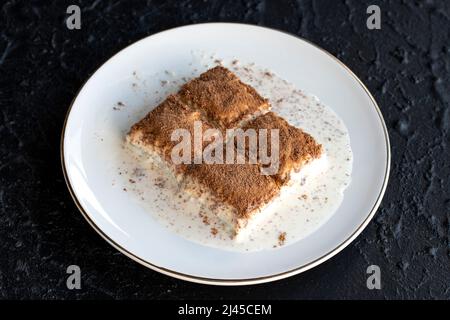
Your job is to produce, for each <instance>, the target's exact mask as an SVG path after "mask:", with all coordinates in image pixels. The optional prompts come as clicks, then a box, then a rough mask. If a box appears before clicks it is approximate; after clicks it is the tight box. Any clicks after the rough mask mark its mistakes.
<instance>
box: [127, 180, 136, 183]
mask: <svg viewBox="0 0 450 320" xmlns="http://www.w3.org/2000/svg"><path fill="white" fill-rule="evenodd" d="M128 181H130V183H136V181H134V180H133V179H128Z"/></svg>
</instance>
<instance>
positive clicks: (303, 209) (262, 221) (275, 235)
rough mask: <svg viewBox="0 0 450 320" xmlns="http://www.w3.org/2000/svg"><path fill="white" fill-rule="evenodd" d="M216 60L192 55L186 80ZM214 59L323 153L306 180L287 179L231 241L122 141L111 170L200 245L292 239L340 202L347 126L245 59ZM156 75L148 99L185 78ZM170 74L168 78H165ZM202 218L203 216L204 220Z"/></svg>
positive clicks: (346, 172)
mask: <svg viewBox="0 0 450 320" xmlns="http://www.w3.org/2000/svg"><path fill="white" fill-rule="evenodd" d="M217 63H219V61H217V60H216V59H215V58H214V57H213V56H208V57H207V56H206V55H203V56H195V55H193V62H192V64H191V65H190V67H192V73H191V75H190V76H189V78H193V77H195V76H198V75H199V74H200V73H201V72H203V71H205V70H206V69H208V68H210V67H213V66H214V65H216V64H217ZM220 63H221V64H222V65H223V66H225V67H227V68H229V69H230V70H231V71H233V72H234V73H236V74H237V75H238V76H239V77H240V78H241V80H242V81H243V82H245V83H248V84H250V85H251V86H253V87H254V88H255V89H256V90H257V91H258V92H259V94H261V95H262V96H263V97H265V98H268V99H269V100H270V103H271V105H272V111H273V112H275V113H277V114H278V115H280V116H282V117H283V118H285V119H286V120H287V121H288V122H289V123H290V124H291V125H294V126H296V127H298V128H301V129H303V130H304V131H305V132H307V133H309V134H311V135H312V136H313V137H314V138H315V139H316V141H318V142H319V143H320V144H322V145H323V146H324V148H325V154H326V158H325V159H324V160H323V161H321V162H319V163H317V164H316V165H312V166H310V168H308V170H306V172H307V173H308V174H307V175H306V178H305V175H304V174H300V178H299V179H293V180H294V181H293V184H292V185H291V186H290V187H286V188H284V189H283V190H282V193H281V196H280V197H278V198H276V199H275V200H274V201H273V203H271V204H270V206H269V207H268V208H267V209H266V210H264V212H263V214H261V217H260V218H259V219H257V222H256V223H255V224H254V226H253V228H251V229H250V230H248V231H249V232H246V233H245V234H244V235H243V236H240V237H239V238H238V239H231V238H230V236H229V235H228V233H227V232H225V230H224V228H223V227H222V224H221V222H220V221H219V220H218V219H217V218H214V215H213V214H211V213H209V214H207V213H206V212H205V209H204V208H203V207H202V204H201V202H200V201H199V200H198V199H196V198H191V197H189V196H188V195H187V194H186V193H185V192H183V190H180V189H179V187H178V184H177V183H176V181H174V179H173V178H171V175H170V174H168V173H167V172H166V171H163V170H161V169H160V168H158V166H155V165H153V164H152V163H151V161H150V160H148V158H146V157H145V155H142V154H139V153H138V152H136V150H135V149H133V148H132V147H129V146H127V145H125V144H124V148H123V150H124V152H123V161H122V166H121V167H120V168H119V171H120V176H121V177H123V181H122V183H123V189H124V191H126V192H128V193H129V194H130V195H131V196H133V197H134V198H135V200H136V201H138V202H139V203H140V204H141V205H142V206H144V208H145V209H146V210H147V211H148V213H149V214H150V215H153V217H154V218H155V219H156V220H158V221H159V222H160V223H161V224H162V225H163V226H165V227H167V228H168V229H169V230H171V231H173V232H175V233H176V234H178V235H179V236H181V237H184V238H186V239H189V240H191V241H194V242H197V243H200V244H203V245H206V246H211V247H217V248H220V249H226V250H234V251H257V250H263V249H273V248H277V247H279V246H281V245H283V246H286V245H289V244H290V243H293V242H296V241H299V240H300V239H302V238H304V237H305V236H307V235H308V234H310V233H311V232H313V231H314V230H316V229H317V228H318V227H320V225H321V224H323V223H324V222H325V221H327V220H328V219H329V218H330V217H331V215H332V214H333V213H334V212H335V211H336V210H337V208H338V207H339V205H340V204H341V202H342V199H343V193H344V189H345V188H346V187H347V186H348V184H349V183H350V180H351V171H352V162H353V158H352V151H351V148H350V138H349V135H348V132H347V129H346V127H345V125H344V123H343V122H342V120H341V119H340V118H339V117H338V116H337V115H336V114H335V113H334V112H333V111H332V110H331V109H330V108H328V107H327V106H324V105H323V104H321V103H320V102H319V100H318V99H317V98H316V97H314V96H313V95H310V94H306V93H304V92H302V91H300V90H298V89H296V88H295V87H294V86H293V85H292V84H290V83H288V82H287V81H285V80H283V79H281V78H279V77H278V76H276V75H275V74H273V73H271V72H270V71H267V70H265V69H263V68H260V67H258V66H255V65H252V64H246V65H241V63H239V62H238V61H237V60H230V61H220ZM164 76H165V78H164V79H165V80H163V81H162V87H163V88H162V89H161V90H158V92H156V91H155V92H154V93H153V95H154V96H155V98H154V99H152V100H153V102H154V103H155V104H156V103H158V102H160V101H162V100H163V99H164V98H165V97H166V95H167V93H168V92H176V91H177V90H178V88H179V86H180V85H181V84H182V83H183V82H185V81H183V80H180V79H178V80H175V79H177V75H175V74H172V73H171V72H166V73H165V75H164ZM170 77H172V78H173V81H170V80H169V81H167V80H166V79H167V78H170ZM179 77H180V76H179ZM186 78H188V77H186ZM184 80H188V79H184ZM151 94H152V93H149V95H151ZM143 108H145V106H143ZM302 180H303V181H302ZM206 216H207V217H208V218H204V217H206ZM211 217H213V218H211Z"/></svg>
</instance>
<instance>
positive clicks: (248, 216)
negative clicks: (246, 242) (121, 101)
mask: <svg viewBox="0 0 450 320" xmlns="http://www.w3.org/2000/svg"><path fill="white" fill-rule="evenodd" d="M269 109H270V104H269V103H268V100H267V99H265V98H263V97H261V96H260V95H259V94H258V93H257V92H256V90H255V89H254V88H252V87H251V86H249V85H247V84H245V83H243V82H242V81H240V79H239V78H238V77H237V76H236V75H235V74H233V73H232V72H231V71H229V70H228V69H226V68H224V67H215V68H213V69H210V70H208V71H206V72H205V73H203V74H201V75H200V76H199V77H198V78H195V79H193V80H191V81H189V82H188V83H186V84H185V85H183V86H182V88H181V90H180V91H179V92H178V93H177V94H175V95H170V96H169V97H168V98H167V99H166V100H165V101H164V102H162V103H161V104H160V105H158V106H157V107H156V108H155V109H153V110H152V111H150V112H149V113H148V114H147V115H146V116H145V117H144V118H143V119H142V120H140V121H139V122H138V123H136V124H135V125H133V126H132V128H131V130H130V132H129V133H128V135H127V140H128V141H129V142H130V143H131V144H132V145H134V146H137V147H138V148H139V149H141V150H142V151H143V152H145V153H146V154H147V155H148V157H150V158H151V159H152V160H153V161H154V162H155V163H157V164H158V165H160V166H161V167H163V168H165V169H167V170H168V171H169V172H171V174H173V175H174V177H176V179H177V181H178V182H179V184H180V186H181V189H182V190H184V192H188V193H190V194H191V195H192V196H194V197H196V198H198V199H199V200H200V201H202V202H203V204H204V206H205V207H206V208H207V209H208V210H207V211H206V212H209V214H211V215H215V216H216V217H218V218H219V219H220V220H221V221H222V222H223V224H224V226H225V227H226V229H227V230H229V232H230V234H231V235H232V236H236V235H240V234H241V233H243V231H244V230H249V229H250V228H248V227H249V226H250V225H251V224H252V222H254V221H257V220H259V219H257V218H258V217H262V216H264V215H263V213H264V211H265V208H266V207H267V206H269V205H270V204H271V202H272V201H273V200H274V199H275V198H276V197H278V196H279V195H280V192H281V190H282V189H283V188H288V187H289V185H290V184H291V182H292V180H293V179H294V176H298V174H299V173H300V174H301V173H302V172H303V171H305V172H306V171H307V170H306V169H307V167H311V165H312V164H314V163H316V162H318V160H319V159H324V156H323V153H324V152H323V148H322V146H321V145H320V144H318V143H317V142H316V141H315V140H314V138H313V137H312V136H311V135H309V134H307V133H305V132H304V131H303V130H301V129H299V128H296V127H294V126H292V125H290V124H289V123H288V122H287V121H286V120H284V119H283V118H281V117H280V116H278V115H276V114H275V113H273V112H271V111H269ZM199 123H201V127H200V131H201V132H202V133H205V132H207V131H210V132H216V134H217V136H216V138H217V137H218V136H221V138H220V139H216V138H214V139H211V140H210V141H209V142H211V141H214V142H217V141H221V142H223V145H222V146H218V147H217V148H215V152H219V151H220V154H221V155H222V160H223V162H220V161H217V162H213V163H211V162H205V161H196V160H198V159H200V160H201V159H202V156H203V153H204V151H205V150H206V149H205V148H206V147H207V146H208V142H205V141H204V140H202V141H201V145H200V147H198V146H194V141H195V138H193V139H191V140H190V143H191V144H192V145H191V147H190V148H188V152H190V155H189V157H185V159H190V160H191V161H190V162H189V161H187V162H182V163H179V162H176V161H174V159H173V150H174V148H175V147H176V146H177V143H178V141H177V140H176V139H174V136H173V132H174V131H175V130H177V129H184V130H185V132H186V133H189V134H192V135H193V136H195V130H198V124H199ZM195 126H197V129H195ZM210 129H212V130H210ZM230 129H240V130H237V131H238V132H250V131H253V132H254V133H255V134H256V136H257V137H260V136H261V135H262V134H266V135H267V137H266V138H267V139H266V140H265V141H266V142H268V143H267V145H266V147H267V148H266V150H265V152H263V153H260V152H259V153H257V154H256V156H255V154H254V153H253V152H252V151H254V150H253V149H250V147H249V146H250V145H251V144H250V143H249V139H250V138H249V137H248V136H244V139H240V141H239V139H238V138H237V136H235V135H230V134H229V132H228V131H230ZM275 133H276V137H277V143H276V144H272V143H271V142H272V140H271V138H272V137H271V135H273V134H275ZM174 140H175V141H174ZM261 141H264V140H259V139H258V140H257V143H258V145H257V147H258V149H260V147H261V145H260V144H261ZM258 151H259V150H258ZM185 152H186V151H185ZM230 152H231V153H232V154H233V155H236V158H234V159H236V161H235V162H232V163H230V162H229V161H225V159H227V154H230ZM237 155H240V156H241V159H240V160H241V161H237ZM273 155H276V157H273ZM216 159H217V158H216ZM268 159H269V160H271V161H270V163H268V162H267V160H268ZM227 160H228V159H227ZM242 160H243V161H242ZM274 162H275V163H274ZM269 167H270V169H272V170H268V169H269ZM274 168H275V170H274Z"/></svg>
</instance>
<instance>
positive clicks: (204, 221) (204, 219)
mask: <svg viewBox="0 0 450 320" xmlns="http://www.w3.org/2000/svg"><path fill="white" fill-rule="evenodd" d="M202 218H203V219H202V221H203V223H204V224H205V225H207V226H208V225H209V220H208V217H207V216H203V217H202Z"/></svg>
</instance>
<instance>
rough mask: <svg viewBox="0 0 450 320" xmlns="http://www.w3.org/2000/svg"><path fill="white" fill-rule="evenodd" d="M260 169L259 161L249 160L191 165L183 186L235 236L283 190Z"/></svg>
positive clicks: (186, 172)
mask: <svg viewBox="0 0 450 320" xmlns="http://www.w3.org/2000/svg"><path fill="white" fill-rule="evenodd" d="M260 170H261V168H260V166H259V165H257V164H248V163H246V164H200V165H191V166H189V167H188V169H187V170H186V171H185V180H184V181H183V187H184V189H185V190H186V191H187V192H189V193H191V194H192V195H194V196H195V197H197V198H199V199H200V200H201V201H202V202H203V203H204V205H205V207H206V208H207V209H209V210H208V211H209V213H210V214H212V215H216V216H217V217H218V218H219V219H220V220H221V221H222V222H223V223H224V225H225V227H226V229H227V231H229V234H230V235H232V236H235V235H238V234H239V233H240V232H241V231H242V230H243V229H244V228H246V227H247V226H248V225H249V223H250V222H254V221H256V220H255V218H256V217H257V216H259V214H260V213H261V211H262V210H263V209H264V208H265V207H266V206H267V205H268V204H269V203H270V201H271V200H273V198H275V197H276V196H277V195H278V194H279V191H280V186H279V184H277V183H276V181H275V180H274V179H273V178H272V177H271V176H267V175H263V174H261V171H260Z"/></svg>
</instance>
